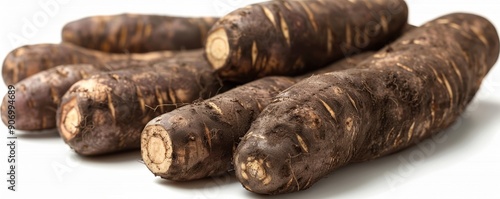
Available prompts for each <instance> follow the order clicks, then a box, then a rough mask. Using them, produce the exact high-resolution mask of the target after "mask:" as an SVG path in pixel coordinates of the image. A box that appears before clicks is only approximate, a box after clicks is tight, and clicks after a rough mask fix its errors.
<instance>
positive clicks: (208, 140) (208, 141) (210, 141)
mask: <svg viewBox="0 0 500 199" xmlns="http://www.w3.org/2000/svg"><path fill="white" fill-rule="evenodd" d="M203 126H204V127H205V136H206V137H207V143H208V147H209V148H210V150H212V136H211V135H210V129H208V126H207V124H205V123H203Z"/></svg>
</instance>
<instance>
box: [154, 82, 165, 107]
mask: <svg viewBox="0 0 500 199" xmlns="http://www.w3.org/2000/svg"><path fill="white" fill-rule="evenodd" d="M155 96H156V99H157V100H158V105H160V111H161V112H162V113H164V111H163V106H162V105H163V98H162V96H161V91H160V88H159V87H158V86H156V87H155Z"/></svg>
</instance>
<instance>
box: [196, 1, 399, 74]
mask: <svg viewBox="0 0 500 199" xmlns="http://www.w3.org/2000/svg"><path fill="white" fill-rule="evenodd" d="M407 17H408V8H407V6H406V4H405V2H404V1H403V0H378V1H372V0H335V1H321V0H290V1H283V0H281V1H269V2H264V3H259V4H253V5H250V6H247V7H244V8H241V9H238V10H235V11H233V12H231V13H229V14H228V15H226V16H224V17H222V18H221V19H220V20H219V21H218V22H216V23H215V25H214V26H213V27H212V29H211V30H210V31H209V33H208V38H207V42H206V46H205V51H206V57H207V59H208V60H209V62H210V64H211V66H212V67H213V68H214V69H215V70H216V71H217V73H218V75H219V76H220V77H221V78H222V79H224V80H231V81H238V82H247V81H251V80H254V79H256V78H259V77H264V76H269V75H298V74H301V73H304V72H305V71H311V70H314V69H317V68H319V67H323V66H325V65H327V64H329V63H331V62H333V61H335V60H338V59H341V58H343V57H346V56H348V55H351V54H353V53H358V52H360V51H362V50H367V49H376V48H379V47H382V46H383V45H384V44H385V43H387V42H388V41H389V40H391V39H393V38H395V37H397V36H399V34H400V32H401V31H402V30H403V28H404V27H405V25H406V21H407Z"/></svg>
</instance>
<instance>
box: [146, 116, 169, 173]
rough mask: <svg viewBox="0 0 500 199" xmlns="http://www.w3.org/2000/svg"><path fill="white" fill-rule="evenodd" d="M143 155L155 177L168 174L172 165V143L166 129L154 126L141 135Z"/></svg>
mask: <svg viewBox="0 0 500 199" xmlns="http://www.w3.org/2000/svg"><path fill="white" fill-rule="evenodd" d="M141 148H142V150H141V155H142V160H143V161H144V163H145V164H146V166H147V167H148V168H149V170H151V172H153V173H154V174H155V175H157V174H158V173H166V172H167V171H168V169H169V168H170V165H171V164H172V141H171V139H170V136H169V135H168V133H167V131H166V130H165V128H163V127H161V126H158V125H154V126H148V127H146V128H145V129H144V131H143V134H142V135H141Z"/></svg>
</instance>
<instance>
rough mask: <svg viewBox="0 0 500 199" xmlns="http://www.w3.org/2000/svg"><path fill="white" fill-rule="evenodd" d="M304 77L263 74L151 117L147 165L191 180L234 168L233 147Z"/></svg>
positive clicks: (351, 62)
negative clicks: (277, 98) (280, 95)
mask: <svg viewBox="0 0 500 199" xmlns="http://www.w3.org/2000/svg"><path fill="white" fill-rule="evenodd" d="M371 54H373V53H365V54H360V55H357V56H354V57H349V58H346V59H344V60H342V61H339V62H337V63H335V64H332V65H331V66H329V67H326V68H323V69H321V70H318V71H316V73H317V74H319V73H326V72H329V71H336V70H343V69H347V68H352V67H353V66H355V65H356V64H357V63H359V62H361V60H363V59H364V58H366V57H368V56H369V55H371ZM309 76H311V74H306V75H303V76H301V77H297V78H292V77H280V76H274V77H264V78H261V79H258V80H255V81H253V82H250V83H247V84H245V85H242V86H239V87H236V88H234V89H232V90H229V91H227V92H225V93H222V94H219V95H217V96H215V97H213V98H210V99H207V100H205V101H202V102H198V103H194V104H190V105H187V106H184V107H181V108H178V109H176V110H173V111H171V112H169V113H165V114H163V115H161V116H158V117H156V118H155V119H153V120H151V121H150V122H149V123H148V124H147V125H146V127H145V128H144V130H143V132H142V136H141V154H142V159H143V161H144V163H145V164H146V166H147V167H148V168H149V170H151V171H152V172H153V173H154V174H155V175H159V176H161V177H162V178H165V179H169V180H175V181H187V180H194V179H199V178H204V177H208V176H216V175H221V174H224V173H226V172H227V171H229V170H231V169H232V164H231V159H232V157H233V149H234V148H235V147H236V145H237V143H238V142H239V139H240V138H241V137H243V135H245V133H246V132H247V130H248V128H250V124H251V123H252V121H253V120H254V119H255V118H256V117H257V115H259V113H260V111H261V110H262V109H263V108H264V107H266V106H267V105H268V104H269V103H270V102H271V99H272V97H274V96H275V95H277V94H278V93H279V92H281V91H283V90H285V89H286V88H288V87H290V86H291V85H293V84H294V83H296V82H297V81H299V80H300V79H302V78H306V77H309Z"/></svg>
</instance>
